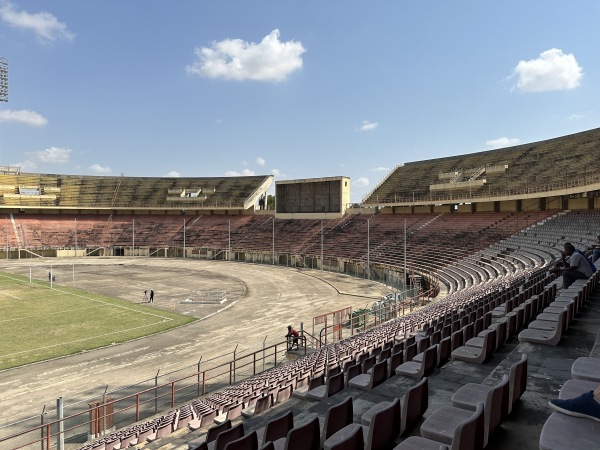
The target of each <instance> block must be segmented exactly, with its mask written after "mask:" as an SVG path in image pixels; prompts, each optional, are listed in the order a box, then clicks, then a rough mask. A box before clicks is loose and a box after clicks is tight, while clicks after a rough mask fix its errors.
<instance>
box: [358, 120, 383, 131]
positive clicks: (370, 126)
mask: <svg viewBox="0 0 600 450" xmlns="http://www.w3.org/2000/svg"><path fill="white" fill-rule="evenodd" d="M378 126H379V122H369V121H368V120H363V122H362V125H361V126H360V128H359V130H360V131H373V130H374V129H375V128H377V127H378Z"/></svg>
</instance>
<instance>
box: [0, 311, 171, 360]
mask: <svg viewBox="0 0 600 450" xmlns="http://www.w3.org/2000/svg"><path fill="white" fill-rule="evenodd" d="M169 320H172V319H169ZM162 322H166V319H165V320H162ZM159 323H160V321H159V322H154V323H151V324H147V325H140V326H139V327H135V328H127V329H124V330H119V331H113V332H111V333H105V334H97V335H95V336H90V337H87V338H83V339H76V340H74V341H69V342H60V343H58V344H54V345H48V346H45V347H37V348H32V349H29V350H23V351H20V352H15V353H8V354H6V355H0V358H6V357H10V356H17V355H22V354H24V353H29V352H35V351H39V350H46V349H49V348H55V347H60V346H62V345H69V344H75V343H78V342H85V341H89V340H92V339H97V338H100V337H106V336H112V335H115V334H119V333H125V332H127V331H131V330H139V329H141V328H146V327H152V326H154V325H157V324H159Z"/></svg>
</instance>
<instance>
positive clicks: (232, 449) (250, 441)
mask: <svg viewBox="0 0 600 450" xmlns="http://www.w3.org/2000/svg"><path fill="white" fill-rule="evenodd" d="M224 450H258V436H257V435H256V431H253V432H251V433H248V434H246V435H244V436H242V437H241V438H239V439H236V440H235V441H231V442H229V443H228V444H227V445H226V446H225V449H224Z"/></svg>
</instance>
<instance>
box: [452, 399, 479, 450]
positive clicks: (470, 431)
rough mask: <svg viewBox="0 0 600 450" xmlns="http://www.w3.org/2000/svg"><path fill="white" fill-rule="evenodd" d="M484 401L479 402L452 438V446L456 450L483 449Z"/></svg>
mask: <svg viewBox="0 0 600 450" xmlns="http://www.w3.org/2000/svg"><path fill="white" fill-rule="evenodd" d="M483 430H484V418H483V403H481V402H479V403H477V408H476V409H475V412H474V413H473V414H472V415H471V416H470V417H469V418H468V419H466V420H465V421H464V422H463V423H461V424H460V425H459V426H458V427H456V430H454V436H453V438H452V448H453V449H456V450H481V449H482V448H483Z"/></svg>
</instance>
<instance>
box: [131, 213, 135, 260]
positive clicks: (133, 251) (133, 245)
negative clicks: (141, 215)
mask: <svg viewBox="0 0 600 450" xmlns="http://www.w3.org/2000/svg"><path fill="white" fill-rule="evenodd" d="M131 222H132V224H133V228H132V229H133V235H132V238H131V239H132V241H131V247H132V248H131V256H135V219H131Z"/></svg>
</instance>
